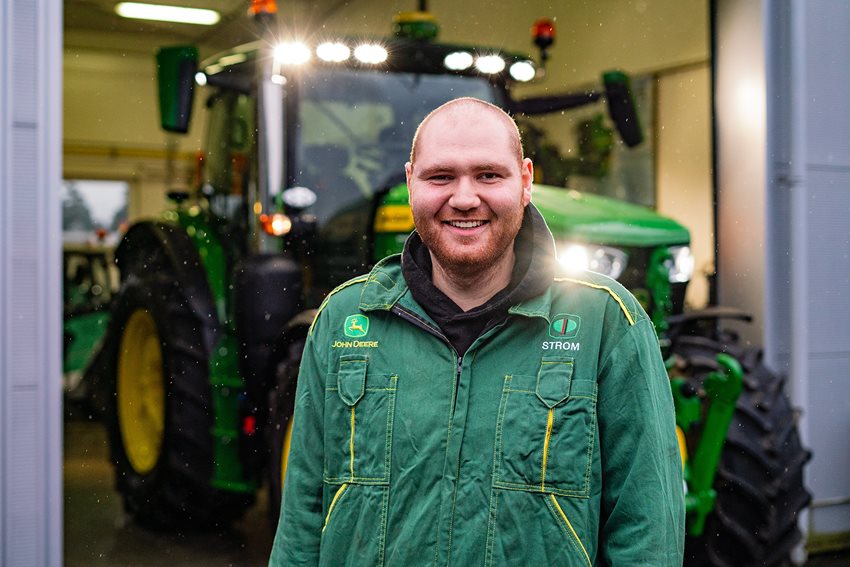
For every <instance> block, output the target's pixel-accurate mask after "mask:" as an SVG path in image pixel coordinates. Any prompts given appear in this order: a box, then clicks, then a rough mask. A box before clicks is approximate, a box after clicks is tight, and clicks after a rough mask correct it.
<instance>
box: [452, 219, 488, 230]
mask: <svg viewBox="0 0 850 567" xmlns="http://www.w3.org/2000/svg"><path fill="white" fill-rule="evenodd" d="M449 224H450V225H452V226H456V227H457V228H475V227H477V226H481V225H482V224H484V221H480V220H476V221H449Z"/></svg>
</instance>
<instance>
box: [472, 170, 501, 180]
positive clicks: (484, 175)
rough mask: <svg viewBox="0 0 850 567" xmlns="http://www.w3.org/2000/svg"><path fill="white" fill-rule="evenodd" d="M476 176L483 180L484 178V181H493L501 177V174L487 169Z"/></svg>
mask: <svg viewBox="0 0 850 567" xmlns="http://www.w3.org/2000/svg"><path fill="white" fill-rule="evenodd" d="M478 177H479V179H483V180H485V181H495V180H497V179H501V178H502V176H501V175H499V174H498V173H495V172H493V171H488V172H486V173H482V174H481V175H479V176H478Z"/></svg>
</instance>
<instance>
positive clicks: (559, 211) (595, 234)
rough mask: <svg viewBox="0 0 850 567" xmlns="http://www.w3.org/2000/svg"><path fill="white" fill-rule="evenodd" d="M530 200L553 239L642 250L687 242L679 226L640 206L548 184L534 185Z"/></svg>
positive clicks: (687, 238)
mask: <svg viewBox="0 0 850 567" xmlns="http://www.w3.org/2000/svg"><path fill="white" fill-rule="evenodd" d="M531 199H532V202H534V204H535V205H536V206H537V208H538V209H540V213H541V214H542V215H543V218H545V219H546V223H547V224H548V225H549V229H550V230H551V231H552V234H553V235H554V236H555V239H556V240H557V239H562V238H563V239H569V240H573V241H578V242H587V243H592V244H604V245H606V246H641V247H647V246H665V245H673V244H687V243H688V242H689V241H690V233H689V232H688V229H686V228H685V227H683V226H682V225H681V224H679V223H677V222H676V221H674V220H673V219H670V218H667V217H664V216H661V215H659V214H658V213H656V212H655V211H653V210H652V209H649V208H646V207H641V206H639V205H633V204H631V203H626V202H623V201H617V200H614V199H610V198H608V197H602V196H599V195H593V194H588V193H581V192H579V191H574V190H565V189H563V188H560V187H552V186H551V185H535V186H534V190H533V192H532V197H531Z"/></svg>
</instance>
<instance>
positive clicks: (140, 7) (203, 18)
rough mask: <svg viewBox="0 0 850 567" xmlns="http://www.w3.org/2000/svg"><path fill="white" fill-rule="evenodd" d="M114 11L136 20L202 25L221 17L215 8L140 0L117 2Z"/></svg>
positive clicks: (214, 21) (209, 24) (214, 22)
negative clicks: (139, 0) (169, 4)
mask: <svg viewBox="0 0 850 567" xmlns="http://www.w3.org/2000/svg"><path fill="white" fill-rule="evenodd" d="M115 13H116V14H118V15H119V16H121V17H124V18H133V19H136V20H156V21H159V22H175V23H178V24H198V25H202V26H211V25H213V24H217V23H218V21H219V20H220V19H221V16H219V14H218V12H216V11H215V10H203V9H200V8H182V7H180V6H163V5H161V4H143V3H141V2H119V3H118V4H117V5H116V6H115Z"/></svg>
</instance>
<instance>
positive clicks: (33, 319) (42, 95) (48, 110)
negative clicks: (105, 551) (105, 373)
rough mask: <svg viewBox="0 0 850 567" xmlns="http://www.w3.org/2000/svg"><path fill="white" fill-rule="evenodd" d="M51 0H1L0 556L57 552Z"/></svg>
mask: <svg viewBox="0 0 850 567" xmlns="http://www.w3.org/2000/svg"><path fill="white" fill-rule="evenodd" d="M60 14H61V4H60V3H59V2H58V1H56V0H32V1H28V2H21V1H16V0H0V57H2V64H0V564H2V565H14V566H16V567H18V566H20V567H30V566H32V567H41V566H44V565H47V566H59V565H61V564H62V398H61V395H62V375H61V367H62V366H61V358H60V357H61V342H60V341H61V339H60V337H61V334H60V332H59V330H60V328H61V317H62V303H61V287H62V280H61V276H60V266H61V263H62V259H61V255H60V241H61V236H60V230H61V214H60V207H59V203H60V200H59V190H60V183H61V177H60V173H61V172H60V168H61V157H60V156H61V154H60V151H61V148H60V143H61V139H60V137H61V133H60V130H59V128H60V124H61V101H60V96H61V89H62V79H61V74H60V65H59V62H60V57H61V48H62V26H61V16H60Z"/></svg>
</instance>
